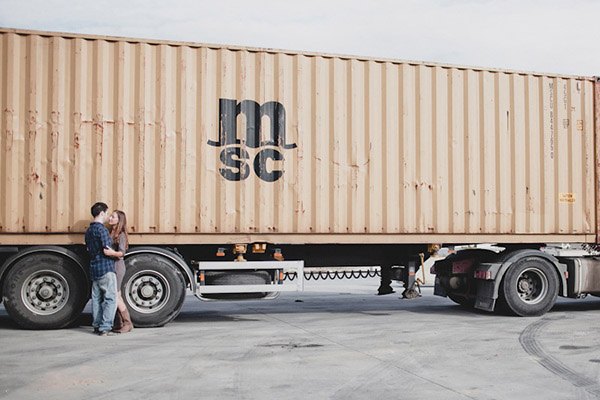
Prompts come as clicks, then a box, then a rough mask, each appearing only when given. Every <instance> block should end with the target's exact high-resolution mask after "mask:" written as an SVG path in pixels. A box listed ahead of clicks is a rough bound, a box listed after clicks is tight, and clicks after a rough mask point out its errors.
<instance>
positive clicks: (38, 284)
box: [21, 270, 69, 315]
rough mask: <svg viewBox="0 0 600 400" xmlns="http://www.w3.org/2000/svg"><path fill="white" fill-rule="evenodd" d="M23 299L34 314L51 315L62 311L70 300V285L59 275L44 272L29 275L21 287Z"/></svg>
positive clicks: (52, 272) (48, 271) (47, 271)
mask: <svg viewBox="0 0 600 400" xmlns="http://www.w3.org/2000/svg"><path fill="white" fill-rule="evenodd" d="M21 299H22V300H23V304H25V307H27V309H29V311H31V312H32V313H34V314H38V315H50V314H54V313H56V312H58V311H60V310H61V309H62V308H63V307H64V306H65V304H66V303H67V300H68V299H69V285H68V284H67V281H66V279H65V278H64V277H63V276H62V275H61V274H59V273H57V272H54V271H50V270H43V271H37V272H34V273H33V274H31V275H29V276H28V277H27V278H26V279H25V281H24V282H23V286H22V287H21Z"/></svg>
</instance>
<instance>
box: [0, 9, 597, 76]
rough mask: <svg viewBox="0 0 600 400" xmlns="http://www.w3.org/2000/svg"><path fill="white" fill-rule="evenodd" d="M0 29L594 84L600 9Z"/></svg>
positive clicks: (211, 18)
mask: <svg viewBox="0 0 600 400" xmlns="http://www.w3.org/2000/svg"><path fill="white" fill-rule="evenodd" d="M0 26H2V27H5V28H23V29H38V30H49V31H63V32H78V33H91V34H101V35H114V36H129V37H139V38H154V39H166V40H181V41H191V42H200V43H215V44H231V45H242V46H252V47H270V48H279V49H288V50H299V51H310V52H324V53H335V54H353V55H362V56H372V57H384V58H393V59H400V60H415V61H430V62H437V63H449V64H459V65H468V66H480V67H490V68H508V69H514V70H524V71H536V72H549V73H561V74H572V75H586V76H593V75H600V0H503V1H502V0H453V1H451V0H421V1H419V0H370V1H368V0H302V1H291V0H289V1H286V0H246V1H243V0H230V1H227V0H210V1H207V0H195V1H194V0H169V1H164V0H163V1H157V0H120V1H116V0H107V1H102V0H95V1H93V0H70V1H69V0H0Z"/></svg>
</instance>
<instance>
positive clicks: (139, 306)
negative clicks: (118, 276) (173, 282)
mask: <svg viewBox="0 0 600 400" xmlns="http://www.w3.org/2000/svg"><path fill="white" fill-rule="evenodd" d="M170 292H171V291H170V287H169V282H168V281H167V279H166V278H165V277H164V276H163V275H162V274H160V273H158V272H156V271H151V270H147V271H140V272H138V273H136V274H135V275H133V276H132V277H131V278H129V280H128V281H127V284H126V285H125V296H126V297H127V302H128V303H129V304H130V305H131V307H132V308H133V309H134V310H136V311H138V312H141V313H144V314H150V313H154V312H157V311H158V310H160V309H162V308H163V307H164V306H165V304H166V303H167V301H168V300H169V297H170Z"/></svg>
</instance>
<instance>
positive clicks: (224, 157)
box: [208, 99, 297, 182]
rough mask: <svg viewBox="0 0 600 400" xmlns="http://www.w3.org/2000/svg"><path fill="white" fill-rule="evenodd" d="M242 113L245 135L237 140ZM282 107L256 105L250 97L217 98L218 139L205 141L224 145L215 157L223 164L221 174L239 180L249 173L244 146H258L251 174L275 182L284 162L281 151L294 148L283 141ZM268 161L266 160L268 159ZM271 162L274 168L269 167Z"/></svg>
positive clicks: (226, 177) (272, 102)
mask: <svg viewBox="0 0 600 400" xmlns="http://www.w3.org/2000/svg"><path fill="white" fill-rule="evenodd" d="M240 114H242V115H243V116H244V117H245V122H246V135H245V137H244V139H241V140H240V139H238V135H237V131H238V129H237V119H238V118H237V117H238V115H240ZM263 117H268V121H269V137H267V138H264V137H263V129H262V126H261V125H262V124H263V122H264V119H263ZM285 126H286V124H285V108H284V107H283V104H281V103H278V102H276V101H270V102H267V103H264V104H263V105H259V104H258V103H257V102H255V101H252V100H243V101H241V102H239V103H238V102H237V100H232V99H219V140H217V141H214V140H209V141H208V144H209V145H210V146H215V147H224V149H223V150H222V151H221V155H220V156H219V158H220V159H221V162H222V163H223V166H222V167H221V168H219V172H220V173H221V176H222V177H223V178H225V179H227V180H228V181H242V180H244V179H246V178H248V176H250V166H249V165H248V163H249V160H250V154H249V153H248V151H247V150H246V148H250V149H259V150H258V151H257V152H256V155H255V156H254V161H253V162H252V166H253V169H254V173H255V174H256V176H258V177H259V178H260V179H262V180H263V181H265V182H275V181H276V180H278V179H279V178H281V176H282V175H283V173H284V171H283V170H282V169H277V165H279V166H280V165H281V163H282V162H283V161H284V157H283V154H282V150H288V149H294V148H296V147H297V146H296V144H295V143H287V141H286V137H285ZM269 160H270V162H269ZM267 164H269V166H271V165H272V164H275V166H274V167H271V168H269V166H268V165H267Z"/></svg>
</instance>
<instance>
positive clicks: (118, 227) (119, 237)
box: [108, 210, 133, 333]
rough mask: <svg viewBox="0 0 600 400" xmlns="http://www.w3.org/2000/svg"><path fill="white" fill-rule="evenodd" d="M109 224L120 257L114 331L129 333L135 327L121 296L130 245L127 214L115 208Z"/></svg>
mask: <svg viewBox="0 0 600 400" xmlns="http://www.w3.org/2000/svg"><path fill="white" fill-rule="evenodd" d="M108 224H109V225H110V226H111V231H110V237H111V238H112V240H113V245H114V247H115V251H116V252H117V253H118V258H117V260H116V261H115V270H116V272H117V314H116V317H115V324H114V328H113V331H114V332H118V333H127V332H129V331H131V330H132V329H133V324H132V323H131V317H130V316H129V310H127V306H126V305H125V302H124V301H123V296H121V285H122V283H123V277H124V276H125V261H124V260H123V256H124V255H125V252H126V251H127V248H128V247H129V240H128V237H127V216H126V215H125V213H124V212H123V211H121V210H115V211H113V213H112V214H111V215H110V217H109V218H108Z"/></svg>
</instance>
